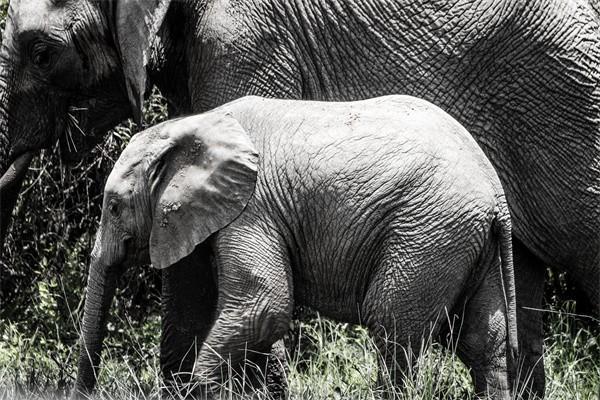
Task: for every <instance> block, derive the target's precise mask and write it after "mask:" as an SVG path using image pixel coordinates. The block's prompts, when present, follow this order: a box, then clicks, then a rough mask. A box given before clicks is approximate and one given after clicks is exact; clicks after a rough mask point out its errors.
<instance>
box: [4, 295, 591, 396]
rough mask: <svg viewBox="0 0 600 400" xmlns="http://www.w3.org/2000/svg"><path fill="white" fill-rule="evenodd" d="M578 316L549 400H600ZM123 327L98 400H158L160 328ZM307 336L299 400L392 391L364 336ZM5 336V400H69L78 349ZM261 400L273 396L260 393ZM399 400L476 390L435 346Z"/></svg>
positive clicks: (552, 375)
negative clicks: (383, 383)
mask: <svg viewBox="0 0 600 400" xmlns="http://www.w3.org/2000/svg"><path fill="white" fill-rule="evenodd" d="M571 308H572V307H571V305H570V304H567V305H565V306H564V307H563V308H562V310H555V311H556V313H552V314H551V315H549V318H548V323H547V331H548V332H550V333H549V334H548V335H547V338H546V341H545V357H546V372H547V399H549V400H597V399H598V395H599V391H600V332H599V331H600V329H592V328H590V327H586V326H585V324H582V323H581V321H579V320H578V319H577V318H576V317H573V316H570V315H569V314H568V313H567V312H568V311H571ZM116 325H117V326H121V327H124V329H117V328H115V326H114V325H112V326H111V330H112V333H111V338H110V339H109V341H108V343H107V346H106V347H107V351H106V352H105V354H104V361H103V369H102V373H101V375H100V384H99V388H98V398H99V399H106V400H117V399H119V400H120V399H159V397H160V387H161V378H160V373H159V371H160V369H159V361H158V348H157V345H158V335H159V323H158V320H157V319H156V318H151V319H150V320H149V321H148V322H147V323H146V324H145V326H144V328H143V329H142V330H145V333H141V332H139V328H137V329H136V328H135V327H133V326H131V325H130V323H129V322H128V321H118V323H117V324H116ZM57 329H61V328H60V327H57ZM73 329H75V328H73ZM594 330H595V332H593V331H594ZM302 334H303V337H304V341H303V343H305V344H304V357H294V358H291V359H290V360H289V364H290V371H289V375H288V382H289V387H290V394H291V398H292V399H379V398H382V396H383V395H384V394H385V393H389V390H390V389H389V388H381V387H378V385H377V378H376V377H377V370H378V367H377V352H376V350H375V347H374V345H373V343H372V341H371V340H370V338H369V337H368V335H367V334H366V331H365V330H364V329H363V328H360V327H355V326H350V325H348V324H339V323H334V322H332V321H329V320H326V319H317V320H315V321H313V322H311V323H305V324H302ZM0 336H1V339H2V340H1V342H0V400H4V399H6V400H9V399H10V400H13V399H27V400H28V399H32V400H33V399H35V400H38V399H62V398H64V396H65V394H66V393H68V389H69V387H70V385H71V384H72V379H73V377H74V375H75V372H76V371H75V360H76V355H77V351H78V350H77V346H76V345H74V344H71V345H66V344H62V343H55V342H52V346H49V344H48V343H47V342H46V341H45V338H44V335H42V334H38V335H33V336H25V335H23V334H21V333H20V332H19V327H18V326H17V325H15V324H2V325H0ZM117 339H118V340H117ZM119 343H121V344H119ZM122 343H127V346H129V347H128V348H127V349H125V348H124V347H123V345H122ZM239 393H241V390H240V389H239V386H237V385H236V384H235V383H228V384H225V385H224V386H223V392H222V395H223V398H230V399H235V398H239V397H240V396H239ZM255 398H258V399H267V398H268V396H267V395H266V394H265V393H264V392H258V393H257V394H256V397H255ZM395 398H397V399H401V400H405V399H406V400H408V399H410V400H429V399H471V398H473V389H472V384H471V379H470V376H469V373H468V370H467V369H466V368H465V367H464V365H463V364H462V363H461V362H460V361H459V360H458V359H457V357H456V356H455V355H454V354H452V353H451V352H448V351H445V350H442V349H441V348H440V346H439V345H437V344H433V345H426V346H425V347H424V348H423V350H422V354H420V355H419V357H418V359H417V361H416V367H415V368H413V370H412V371H409V373H408V374H407V379H406V387H405V388H404V389H403V390H402V391H399V392H397V393H396V395H395Z"/></svg>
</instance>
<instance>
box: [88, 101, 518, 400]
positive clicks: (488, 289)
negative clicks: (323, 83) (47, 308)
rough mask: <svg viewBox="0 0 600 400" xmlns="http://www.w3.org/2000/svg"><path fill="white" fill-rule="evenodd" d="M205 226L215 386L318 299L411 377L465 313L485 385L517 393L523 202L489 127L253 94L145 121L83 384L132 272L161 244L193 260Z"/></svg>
mask: <svg viewBox="0 0 600 400" xmlns="http://www.w3.org/2000/svg"><path fill="white" fill-rule="evenodd" d="M202 243H204V246H206V247H207V248H208V249H210V250H209V251H210V252H211V253H212V255H213V256H212V259H211V262H210V266H197V268H200V267H205V268H206V267H209V268H212V269H213V270H215V271H216V274H217V276H218V279H217V280H218V284H217V286H218V303H217V313H216V319H215V323H214V325H213V326H212V328H211V329H210V332H209V333H208V337H207V339H206V342H205V343H204V345H203V346H202V347H201V348H200V352H199V354H198V358H197V361H196V367H195V369H194V374H195V377H196V379H197V382H199V383H201V385H202V386H201V389H200V393H201V394H205V393H206V392H208V393H210V392H211V387H212V385H214V384H216V385H218V384H219V383H221V382H222V380H223V379H224V378H225V376H224V374H225V372H223V371H226V370H227V367H225V368H223V369H221V368H219V366H220V365H221V364H222V360H228V362H229V363H230V366H231V368H232V369H233V370H234V371H238V370H240V367H239V365H241V364H242V362H243V360H244V359H245V355H246V354H253V353H254V352H265V351H268V350H269V349H270V348H271V345H272V344H273V343H274V342H275V341H277V340H279V339H281V338H282V336H283V335H284V333H285V332H286V331H287V327H288V325H289V322H290V320H291V318H292V311H293V309H294V307H297V306H307V307H310V308H312V309H316V310H318V311H320V312H321V313H322V314H323V315H324V316H327V317H330V318H334V319H337V320H340V321H346V322H350V323H362V324H364V325H366V326H367V327H368V328H369V330H370V332H371V333H372V334H373V336H374V338H375V341H376V343H377V346H378V348H379V350H380V353H381V354H382V355H384V357H383V358H384V359H385V363H386V366H387V371H389V373H390V374H391V376H392V379H395V380H396V381H398V382H400V381H401V379H400V377H401V376H402V372H406V371H403V368H405V367H406V365H407V360H406V358H405V354H404V352H403V351H402V350H401V349H400V348H398V346H405V347H407V348H408V347H409V346H410V343H412V350H413V351H414V354H418V351H419V348H420V345H421V341H420V337H421V335H423V334H425V335H427V334H428V333H429V332H430V331H431V332H432V333H433V335H434V336H437V334H438V333H439V331H440V329H441V328H442V327H444V326H446V325H447V322H446V321H447V319H446V318H447V315H448V313H450V314H449V315H451V316H452V315H453V314H458V315H460V316H461V319H460V320H459V321H456V322H455V324H456V326H457V327H458V326H461V327H460V331H461V332H460V339H459V340H458V346H457V348H458V354H459V356H460V357H461V359H462V360H463V361H464V362H465V363H466V364H467V366H468V367H469V368H471V371H472V374H473V378H474V383H475V387H476V392H477V393H482V394H487V393H489V394H491V395H492V397H493V398H497V399H506V400H509V399H512V398H513V395H514V391H513V388H512V386H513V385H512V381H513V379H514V378H515V377H516V373H517V365H516V362H515V361H516V359H515V355H516V352H517V342H516V339H517V330H516V304H515V294H514V290H515V287H514V276H513V266H512V245H511V227H510V217H509V214H508V206H507V204H506V200H505V198H504V193H503V191H502V186H501V184H500V181H499V179H498V177H497V175H496V173H495V171H494V168H493V167H492V165H491V164H490V163H489V161H488V160H487V158H486V157H485V155H484V154H483V152H482V151H481V149H480V148H479V146H478V145H477V143H476V142H475V141H474V140H473V139H472V137H471V136H470V135H469V133H468V132H467V131H466V130H465V129H464V128H463V127H462V126H461V125H460V124H459V123H458V122H456V121H455V120H454V119H452V118H451V117H450V116H449V115H448V114H446V113H444V112H443V111H442V110H440V109H439V108H437V107H435V106H433V105H432V104H430V103H428V102H425V101H423V100H420V99H416V98H413V97H409V96H388V97H382V98H376V99H372V100H365V101H360V102H352V103H326V102H307V101H293V100H272V99H263V98H260V97H245V98H243V99H241V100H238V101H235V102H233V103H229V104H226V105H225V106H223V107H221V108H219V109H217V110H214V111H211V112H209V113H206V114H201V115H197V116H192V117H187V118H183V119H178V120H175V121H169V122H166V123H163V124H161V125H158V126H157V127H154V128H151V129H149V130H147V131H144V132H142V133H140V134H138V135H137V136H136V137H135V138H134V139H133V140H132V142H131V143H130V144H129V146H128V147H127V148H126V149H125V150H124V152H123V154H122V155H121V157H120V158H119V160H118V161H117V163H116V165H115V167H114V169H113V171H112V172H111V174H110V176H109V178H108V181H107V183H106V188H105V192H104V203H103V209H102V222H101V225H100V231H99V233H98V235H97V237H96V243H95V246H94V252H93V262H92V266H91V270H90V277H89V284H88V294H87V296H88V297H87V300H86V307H85V314H84V319H83V321H84V323H83V332H82V340H83V343H84V344H85V347H84V348H85V349H86V350H87V351H83V352H82V354H81V357H80V360H79V372H78V378H77V386H76V390H77V391H78V392H79V393H82V394H88V393H90V391H91V390H92V389H93V384H94V382H95V380H94V376H95V375H96V374H97V372H98V369H97V368H98V356H99V354H100V350H101V346H102V340H103V337H104V334H103V333H104V325H105V323H106V316H107V315H108V311H109V305H110V303H111V300H112V296H113V295H114V286H115V284H114V281H115V277H116V276H117V273H118V271H121V270H122V268H123V265H130V264H132V263H134V262H135V261H138V262H139V261H141V262H144V261H147V260H148V259H149V258H150V259H151V261H152V265H154V266H155V267H157V268H167V269H175V268H178V265H174V264H177V262H179V260H181V259H182V258H185V257H187V256H188V255H189V254H191V253H192V252H193V251H194V249H195V247H196V246H197V245H198V244H202ZM185 295H186V293H178V294H177V296H185ZM457 330H458V328H457ZM89 355H95V357H93V358H92V359H90V357H89ZM380 370H381V371H383V370H384V369H380Z"/></svg>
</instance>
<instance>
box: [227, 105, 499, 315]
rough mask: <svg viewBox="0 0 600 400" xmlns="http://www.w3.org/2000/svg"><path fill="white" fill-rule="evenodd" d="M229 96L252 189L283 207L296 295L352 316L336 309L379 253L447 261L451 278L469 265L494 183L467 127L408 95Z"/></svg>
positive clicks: (408, 266)
mask: <svg viewBox="0 0 600 400" xmlns="http://www.w3.org/2000/svg"><path fill="white" fill-rule="evenodd" d="M234 108H236V109H237V111H234V113H240V108H241V109H243V110H244V111H245V112H244V113H243V115H245V116H249V117H246V118H242V121H241V122H242V125H244V126H245V127H246V128H247V130H248V131H249V132H251V135H252V136H253V140H254V141H255V142H256V143H259V146H258V147H259V148H262V150H259V152H260V153H261V155H262V158H261V163H262V164H261V173H260V174H259V190H258V191H257V195H256V199H255V201H256V202H257V203H260V204H263V205H265V206H266V207H267V210H268V211H267V212H268V213H270V214H276V215H277V216H283V217H282V218H283V220H284V221H282V224H281V230H282V232H284V236H285V237H286V240H287V242H288V247H289V249H290V251H291V252H292V253H295V254H292V257H291V258H292V260H294V265H293V270H294V285H295V292H296V294H297V296H298V299H297V301H298V302H299V303H304V304H305V305H309V306H311V305H314V306H316V305H319V309H320V310H321V312H322V313H324V314H325V315H330V316H332V317H336V318H340V319H343V320H356V318H358V314H352V315H339V313H340V312H351V313H355V312H357V311H358V309H357V308H356V304H359V303H361V302H362V296H364V293H366V290H367V288H366V285H367V284H368V281H369V276H371V274H372V273H373V271H374V270H375V269H376V268H378V267H379V266H380V265H381V263H382V262H384V260H388V261H389V260H396V262H397V265H398V267H399V268H403V272H402V273H403V274H407V276H409V277H414V278H415V279H417V278H418V277H423V276H424V275H422V274H423V273H424V271H426V270H429V271H431V270H435V271H453V272H452V273H453V274H456V276H454V277H453V278H455V279H454V280H456V281H457V282H459V281H460V280H464V279H466V277H467V276H468V275H469V272H470V269H471V268H472V267H473V266H474V264H475V262H476V260H477V259H478V258H479V256H480V254H481V252H482V250H483V248H484V242H485V240H486V238H487V237H488V234H489V229H490V225H491V221H492V219H493V217H494V212H495V210H496V209H497V202H498V201H499V199H500V198H501V197H502V190H501V186H500V183H499V181H498V178H497V176H496V175H495V172H494V170H493V168H492V167H491V165H490V163H489V162H488V160H487V159H486V158H485V156H484V155H483V153H482V151H481V150H480V149H479V147H478V146H477V144H476V143H475V142H474V140H473V139H472V138H471V137H470V135H469V134H468V132H467V131H466V130H465V129H464V128H463V127H462V126H461V125H460V124H459V123H458V122H456V121H455V120H454V119H452V118H451V117H450V116H449V115H448V114H446V113H444V112H443V111H442V110H441V109H439V108H437V107H435V106H433V105H432V104H430V103H428V102H425V101H423V100H419V99H416V98H412V97H408V96H389V97H383V98H377V99H372V100H366V101H360V102H350V103H323V102H298V101H284V100H267V99H262V98H247V99H244V100H241V101H238V102H236V103H234ZM274 209H276V210H278V212H276V213H273V210H274ZM441 261H443V262H441ZM444 264H446V265H444ZM448 264H451V265H452V268H447V267H448ZM430 273H431V272H430ZM340 276H353V277H355V279H351V280H340V279H339V277H340ZM450 281H452V280H450ZM431 284H433V282H431ZM423 285H424V286H423V287H427V280H424V282H423ZM458 286H460V285H457V287H458ZM315 288H318V290H314V289H315ZM431 289H432V290H433V289H434V288H433V287H431ZM449 289H450V288H449ZM431 293H433V292H431ZM450 297H453V295H450ZM341 310H343V311H341Z"/></svg>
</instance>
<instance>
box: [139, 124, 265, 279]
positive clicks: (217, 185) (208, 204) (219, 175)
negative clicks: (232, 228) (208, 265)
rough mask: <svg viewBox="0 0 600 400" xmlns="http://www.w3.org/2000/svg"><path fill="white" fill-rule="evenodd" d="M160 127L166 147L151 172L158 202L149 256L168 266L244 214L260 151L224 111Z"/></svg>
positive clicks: (150, 183)
mask: <svg viewBox="0 0 600 400" xmlns="http://www.w3.org/2000/svg"><path fill="white" fill-rule="evenodd" d="M158 129H159V131H158V135H159V138H157V140H159V141H160V142H161V146H160V148H159V149H158V150H157V151H156V153H155V154H156V156H155V157H154V159H153V160H151V161H150V163H149V167H148V174H147V176H148V178H147V179H148V187H149V189H150V196H151V199H152V201H153V202H154V204H155V205H154V216H153V222H152V231H151V234H150V258H151V261H152V265H153V266H154V267H155V268H166V267H168V266H170V265H172V264H174V263H176V262H177V261H179V260H181V259H182V258H184V257H186V256H187V255H189V254H190V253H191V252H192V251H193V250H194V248H195V247H196V246H197V245H198V244H200V243H202V242H203V241H204V240H206V239H207V238H208V237H209V236H210V235H212V234H213V233H215V232H217V231H218V230H220V229H222V228H224V227H225V226H227V225H228V224H229V223H230V222H232V221H233V220H234V219H235V218H237V217H238V216H239V215H240V213H241V212H242V211H243V210H244V208H245V207H246V204H247V203H248V201H249V200H250V198H251V196H252V194H253V193H254V187H255V185H256V179H257V170H258V154H257V151H256V149H255V147H254V145H253V144H252V142H251V141H250V138H249V137H248V135H247V134H246V132H245V130H244V128H242V126H241V125H240V124H239V123H238V121H237V120H236V119H234V118H233V117H232V116H230V115H228V114H225V113H223V112H211V113H208V114H203V115H198V116H193V117H187V118H183V119H180V120H176V121H173V122H168V123H166V124H165V125H163V126H162V127H159V128H158ZM163 144H164V145H163Z"/></svg>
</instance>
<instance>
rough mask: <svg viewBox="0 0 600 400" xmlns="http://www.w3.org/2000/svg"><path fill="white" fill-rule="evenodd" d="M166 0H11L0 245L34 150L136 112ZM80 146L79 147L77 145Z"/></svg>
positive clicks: (1, 96) (0, 88)
mask: <svg viewBox="0 0 600 400" xmlns="http://www.w3.org/2000/svg"><path fill="white" fill-rule="evenodd" d="M168 6H169V1H168V0H114V1H111V0H108V1H107V0H11V3H10V8H9V12H8V19H7V21H6V29H5V31H4V35H3V42H2V49H1V51H0V248H1V247H2V244H3V242H4V237H5V234H6V230H7V226H8V224H9V221H10V214H11V211H12V208H13V207H14V203H15V201H16V198H17V195H18V192H19V190H20V187H21V184H22V180H23V178H24V176H25V172H26V170H27V168H28V166H29V162H30V161H31V158H32V156H33V155H34V154H35V153H36V152H37V151H39V150H40V149H43V148H46V147H48V146H51V145H52V144H54V143H56V141H57V140H61V139H64V141H65V143H68V142H69V141H70V140H71V139H72V136H81V135H82V134H83V132H85V133H86V134H87V135H88V136H87V137H86V138H84V140H78V142H80V143H82V144H84V143H85V142H88V141H93V137H99V136H101V135H103V134H104V133H105V132H107V131H108V129H110V128H112V127H113V126H115V125H116V124H117V123H119V122H120V121H122V120H123V119H125V118H127V117H129V116H133V117H134V118H135V119H136V120H138V121H139V120H140V119H141V109H142V102H143V96H144V93H145V91H146V67H147V65H148V63H149V59H150V47H151V38H154V37H156V33H157V31H158V29H159V28H160V26H161V22H162V20H163V18H164V16H165V14H166V12H167V9H168ZM80 150H81V149H80Z"/></svg>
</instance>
